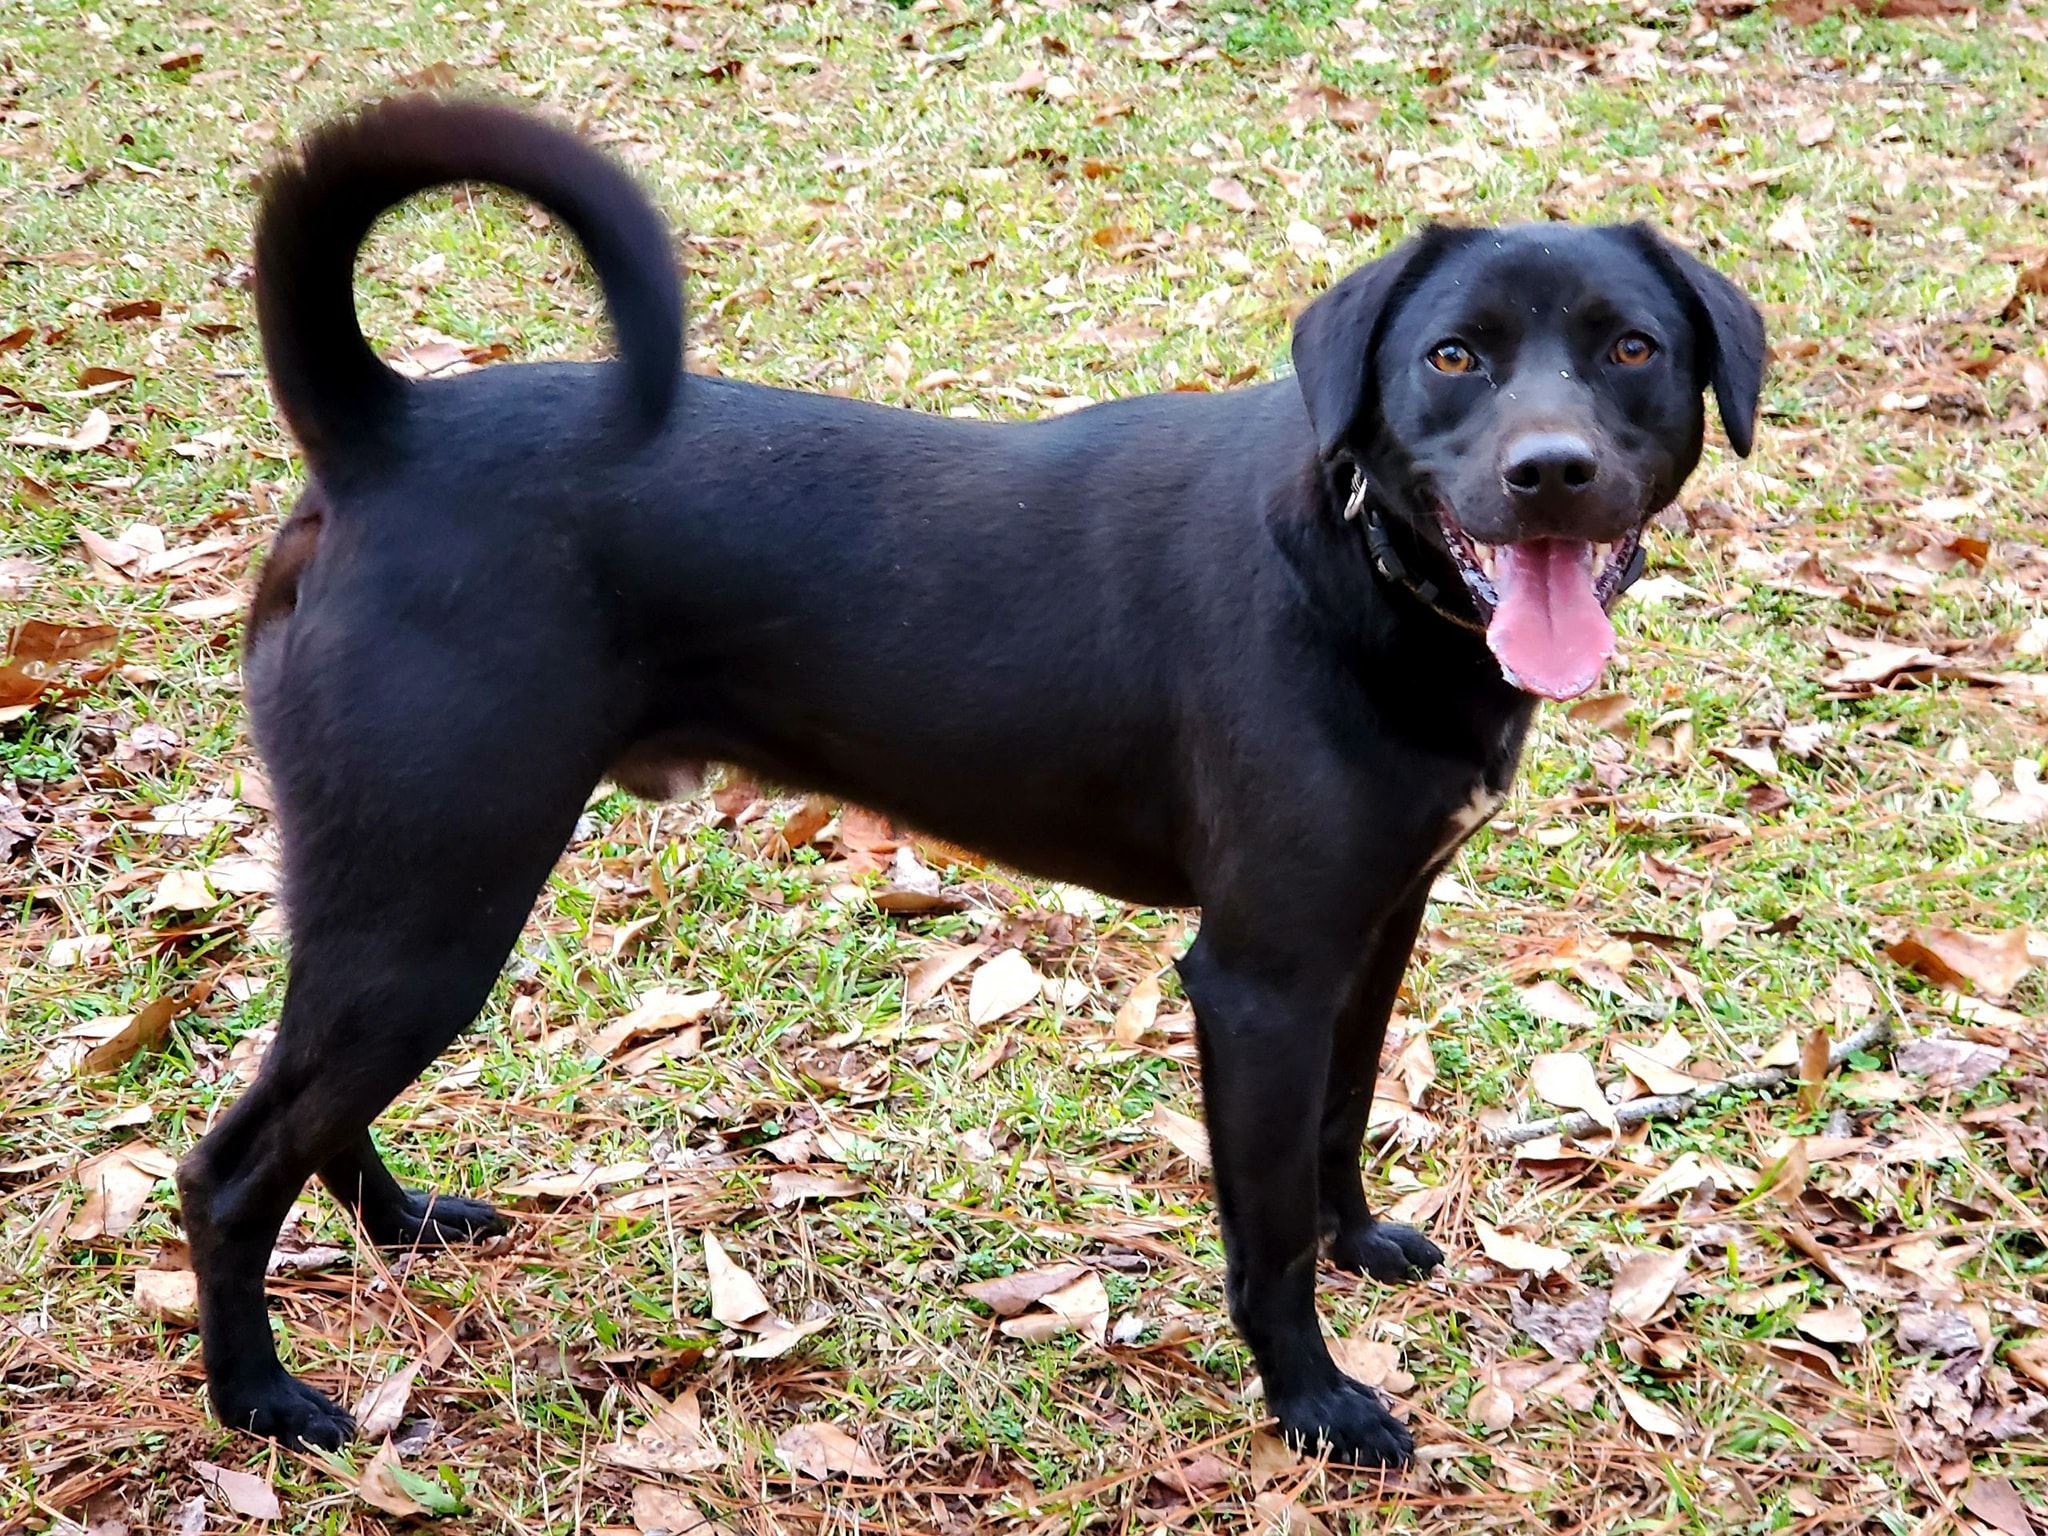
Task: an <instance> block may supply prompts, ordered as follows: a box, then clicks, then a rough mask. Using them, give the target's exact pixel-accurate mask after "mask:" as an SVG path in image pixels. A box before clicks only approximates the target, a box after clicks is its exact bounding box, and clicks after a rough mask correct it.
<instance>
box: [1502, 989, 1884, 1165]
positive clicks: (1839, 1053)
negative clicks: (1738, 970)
mask: <svg viewBox="0 0 2048 1536" xmlns="http://www.w3.org/2000/svg"><path fill="white" fill-rule="evenodd" d="M1891 1032H1892V1027H1891V1023H1890V1021H1889V1020H1888V1019H1885V1018H1883V1017H1879V1018H1875V1019H1872V1020H1871V1021H1870V1022H1869V1023H1868V1024H1865V1025H1864V1026H1863V1027H1862V1028H1861V1029H1859V1030H1857V1031H1856V1033H1854V1034H1853V1035H1851V1036H1849V1037H1848V1038H1847V1039H1846V1040H1840V1041H1837V1042H1836V1043H1835V1045H1834V1046H1833V1047H1832V1048H1831V1049H1830V1050H1829V1051H1828V1070H1829V1071H1830V1072H1832V1071H1834V1070H1835V1068H1837V1067H1839V1066H1840V1065H1841V1064H1842V1063H1843V1062H1845V1061H1847V1060H1848V1059H1849V1058H1850V1057H1851V1056H1853V1055H1855V1054H1856V1052H1858V1051H1860V1050H1864V1049H1867V1048H1868V1047H1870V1046H1873V1045H1877V1044H1879V1043H1880V1042H1882V1041H1885V1040H1888V1039H1890V1038H1891ZM1798 1080H1799V1069H1798V1068H1797V1067H1762V1068H1759V1069H1758V1070H1757V1071H1755V1072H1738V1073H1736V1074H1735V1075H1734V1076H1733V1077H1729V1078H1723V1079H1722V1080H1721V1081H1720V1082H1718V1083H1701V1084H1700V1085H1699V1087H1697V1088H1694V1089H1692V1090H1690V1091H1689V1092H1686V1093H1660V1094H1657V1095H1656V1096H1654V1097H1652V1098H1647V1099H1630V1100H1629V1101H1628V1102H1627V1103H1625V1104H1617V1105H1615V1106H1614V1112H1613V1124H1612V1125H1610V1124H1608V1123H1607V1122H1606V1121H1603V1120H1596V1119H1594V1118H1593V1116H1591V1115H1589V1114H1585V1113H1583V1112H1581V1113H1579V1114H1576V1115H1551V1116H1549V1117H1547V1118H1545V1119H1542V1120H1525V1121H1523V1122H1522V1123H1521V1124H1520V1125H1503V1126H1500V1127H1498V1128H1497V1129H1494V1130H1491V1131H1488V1132H1487V1133H1486V1141H1487V1144H1488V1145H1489V1146H1494V1147H1519V1146H1520V1145H1522V1143H1523V1142H1525V1141H1537V1140H1539V1139H1541V1138H1542V1137H1545V1136H1590V1135H1592V1134H1593V1133H1594V1132H1596V1131H1611V1130H1613V1129H1614V1128H1615V1127H1617V1126H1618V1127H1621V1128H1623V1129H1626V1128H1627V1127H1629V1126H1632V1125H1640V1124H1642V1123H1643V1122H1644V1121H1645V1120H1676V1119H1678V1118H1680V1117H1681V1116H1683V1115H1689V1114H1691V1113H1692V1112H1693V1111H1694V1110H1695V1109H1698V1108H1699V1107H1700V1106H1701V1105H1702V1104H1707V1103H1711V1102H1712V1101H1713V1100H1715V1099H1719V1098H1724V1097H1726V1096H1727V1095H1728V1094H1731V1093H1771V1092H1774V1091H1776V1090H1777V1089H1780V1088H1783V1087H1785V1086H1786V1085H1787V1084H1789V1083H1796V1082H1797V1081H1798Z"/></svg>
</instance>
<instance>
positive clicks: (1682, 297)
mask: <svg viewBox="0 0 2048 1536" xmlns="http://www.w3.org/2000/svg"><path fill="white" fill-rule="evenodd" d="M1294 365H1295V371H1296V373H1297V374H1298V376H1299V379H1300V383H1301V392H1302V397H1303V399H1304V400H1305V402H1306V403H1307V406H1308V414H1309V420H1310V423H1311V425H1312V426H1313V428H1314V431H1315V435H1316V440H1317V444H1318V447H1319V448H1320V450H1321V452H1322V454H1323V455H1324V457H1325V458H1331V457H1336V456H1340V455H1348V456H1349V457H1351V458H1353V459H1355V460H1356V461H1357V463H1358V465H1359V467H1360V468H1361V470H1362V471H1363V472H1364V473H1365V474H1366V475H1367V477H1368V478H1369V480H1370V482H1371V485H1372V489H1373V493H1374V495H1375V496H1376V498H1377V499H1378V501H1379V504H1380V505H1382V506H1384V507H1385V508H1387V510H1388V511H1389V512H1390V513H1391V514H1392V515H1393V516H1395V517H1398V518H1401V519H1403V520H1404V521H1406V522H1407V523H1408V524H1409V525H1410V526H1411V527H1412V528H1413V529H1414V530H1415V532H1416V533H1417V534H1418V535H1419V536H1420V537H1421V538H1423V539H1425V540H1426V541H1428V542H1429V543H1430V544H1432V545H1434V546H1435V547H1437V548H1439V549H1441V550H1442V551H1443V552H1444V553H1445V555H1446V556H1448V558H1449V560H1450V562H1451V564H1452V565H1454V566H1455V567H1456V568H1457V570H1458V573H1459V575H1460V576H1462V577H1463V578H1464V582H1465V586H1466V588H1467V589H1468V590H1469V591H1470V593H1471V595H1472V601H1473V603H1474V604H1475V605H1476V606H1477V608H1478V610H1479V614H1480V617H1481V619H1482V620H1483V621H1484V622H1485V623H1486V626H1487V641H1488V644H1489V645H1491V646H1492V648H1493V652H1494V655H1495V656H1496V657H1497V658H1498V659H1499V661H1500V664H1501V669H1502V671H1503V672H1504V673H1505V674H1506V675H1507V677H1508V679H1509V681H1511V682H1513V683H1514V684H1516V686H1518V687H1520V688H1523V689H1525V690H1526V691H1528V692H1530V693H1534V694H1540V695H1542V696H1543V697H1545V698H1552V699H1563V698H1571V697H1574V696H1575V695H1577V694H1580V693H1583V692H1585V691H1586V690H1587V689H1588V688H1590V687H1592V686H1593V683H1594V681H1595V680H1596V679H1597V678H1598V677H1599V675H1600V670H1601V668H1602V667H1603V666H1604V665H1605V664H1606V661H1607V658H1608V656H1609V655H1610V654H1612V652H1613V649H1614V629H1613V626H1612V625H1611V624H1609V622H1608V620H1607V614H1606V609H1607V606H1608V604H1609V603H1611V602H1612V601H1613V599H1614V597H1615V595H1616V594H1617V592H1618V591H1619V589H1620V586H1621V583H1622V580H1623V576H1624V574H1625V572H1626V570H1627V568H1628V566H1629V563H1630V561H1631V560H1632V559H1633V558H1634V556H1635V553H1636V546H1637V544H1638V542H1639V541H1640V540H1641V538H1642V536H1643V529H1644V527H1645V525H1646V524H1647V523H1648V522H1649V520H1650V518H1651V517H1653V516H1654V515H1655V514H1656V513H1657V512H1658V511H1660V510H1661V509H1662V508H1664V507H1665V506H1667V505H1669V504H1670V502H1671V501H1672V499H1673V498H1674V497H1676V496H1677V494H1678V488H1679V486H1680V485H1682V484H1683V483H1684V481H1685V478H1686V476H1687V475H1689V474H1691V473H1692V470H1693V466H1694V465H1695V464H1697V463H1698V462H1699V456H1700V442H1701V436H1702V433H1703V431H1704V406H1703V404H1702V396H1703V394H1704V392H1705V391H1706V390H1707V389H1708V388H1710V387H1711V388H1712V390H1713V392H1714V398H1715V400H1716V401H1717V402H1718V404H1719V405H1720V409H1721V422H1722V425H1723V426H1724V427H1725V428H1726V430H1727V434H1728V441H1729V444H1730V446H1732V447H1733V448H1734V449H1735V451H1736V452H1737V453H1739V454H1743V455H1747V454H1748V452H1749V449H1750V441H1751V438H1752V436H1753V434H1754V430H1755V426H1756V410H1757V397H1758V394H1759V392H1760V390H1761V389H1762V386H1763V366H1764V328H1763V320H1762V317H1761V316H1760V315H1759V314H1758V313H1757V310H1756V307H1755V305H1753V304H1751V303H1750V302H1749V300H1748V299H1747V298H1745V297H1744V296H1743V294H1742V292H1741V290H1739V289H1738V288H1736V287H1735V285H1734V284H1733V283H1731V282H1729V281H1728V280H1727V279H1726V278H1724V277H1722V276H1721V275H1720V274H1719V273H1718V272H1715V271H1713V270H1712V269H1711V268H1709V267H1706V266H1703V265H1701V264H1700V263H1699V262H1698V261H1696V260H1694V259H1693V258H1692V257H1691V256H1689V255H1688V254H1686V253H1685V252H1684V251H1682V250H1680V249H1679V248H1678V247H1676V246H1674V245H1672V244H1670V243H1669V242H1667V241H1665V240H1664V239H1662V238H1661V237H1660V236H1658V235H1657V234H1656V233H1655V232H1654V231H1653V230H1651V229H1649V228H1647V227H1645V226H1642V225H1626V226H1614V227H1602V228H1586V227H1579V226H1573V225H1564V224H1547V225H1521V226H1517V227H1514V228H1509V229H1498V230H1492V229H1446V228H1436V229H1431V230H1429V231H1427V232H1426V233H1424V234H1422V235H1420V236H1418V237H1417V238H1415V239H1413V240H1410V241H1409V242H1407V243H1406V244H1404V245H1402V246H1400V247H1399V248H1398V249H1396V250H1394V251H1393V252H1391V253H1390V254H1388V255H1386V256H1383V257H1382V258H1380V259H1379V260H1378V261H1376V262H1373V263H1372V264H1371V265H1370V266H1366V267H1361V268H1360V269H1359V270H1358V271H1356V272H1354V273H1352V274H1351V275H1350V276H1349V277H1347V278H1345V279H1344V280H1343V281H1342V282H1340V283H1339V284H1337V286H1336V287H1334V288H1332V289H1331V290H1330V291H1329V292H1328V293H1326V294H1324V295H1323V296H1322V297H1321V298H1320V299H1318V300H1316V302H1315V303H1313V304H1311V305H1310V306H1309V307H1308V308H1307V309H1306V310H1304V311H1303V312H1302V314H1301V316H1300V318H1299V319H1298V320H1297V321H1296V322H1295V326H1294Z"/></svg>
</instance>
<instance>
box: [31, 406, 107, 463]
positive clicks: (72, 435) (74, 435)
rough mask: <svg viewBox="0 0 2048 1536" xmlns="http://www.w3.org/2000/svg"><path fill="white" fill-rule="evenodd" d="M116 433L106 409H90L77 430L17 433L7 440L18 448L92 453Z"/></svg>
mask: <svg viewBox="0 0 2048 1536" xmlns="http://www.w3.org/2000/svg"><path fill="white" fill-rule="evenodd" d="M113 435H114V423H113V422H112V420H111V419H109V417H108V416H107V413H106V412H105V411H99V410H95V411H89V412H87V414H86V418H85V420H84V421H81V422H80V423H79V424H78V429H77V430H76V431H75V432H35V431H22V432H17V433H15V434H14V435H13V436H12V437H10V438H8V439H7V441H8V442H10V443H12V444H13V445H14V446H15V447H17V448H47V449H49V450H51V451H52V452H54V453H90V452H91V451H92V450H93V449H95V448H98V447H100V446H101V445H103V444H104V443H105V442H106V440H107V439H108V438H110V437H112V436H113Z"/></svg>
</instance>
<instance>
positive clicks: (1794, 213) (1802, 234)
mask: <svg viewBox="0 0 2048 1536" xmlns="http://www.w3.org/2000/svg"><path fill="white" fill-rule="evenodd" d="M1764 238H1765V239H1766V240H1768V241H1770V242H1771V244H1773V245H1779V246H1783V247H1784V248H1785V249H1786V250H1788V251H1797V252H1798V253H1799V254H1800V255H1802V256H1811V255H1812V254H1813V253H1814V252H1815V251H1817V250H1818V249H1819V248H1820V247H1819V246H1818V245H1816V244H1815V243H1814V238H1813V231H1812V230H1811V229H1809V228H1807V225H1806V210H1805V209H1804V208H1802V207H1800V206H1799V204H1797V203H1792V204H1789V205H1788V206H1787V207H1786V209H1785V211H1784V212H1783V213H1781V214H1779V215H1778V216H1777V217H1776V218H1775V219H1773V220H1771V222H1770V225H1769V227H1768V228H1766V229H1765V230H1764Z"/></svg>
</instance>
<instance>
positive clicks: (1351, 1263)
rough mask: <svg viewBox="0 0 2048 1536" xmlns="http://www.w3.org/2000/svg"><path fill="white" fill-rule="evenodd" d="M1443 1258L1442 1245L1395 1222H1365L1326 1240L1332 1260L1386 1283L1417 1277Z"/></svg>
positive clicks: (1420, 1276)
mask: <svg viewBox="0 0 2048 1536" xmlns="http://www.w3.org/2000/svg"><path fill="white" fill-rule="evenodd" d="M1443 1261H1444V1251H1443V1249H1441V1248H1439V1247H1437V1245H1436V1244H1435V1243H1432V1242H1431V1241H1430V1240H1429V1239H1428V1238H1426V1237H1424V1236H1423V1235H1422V1234H1421V1233H1420V1232H1418V1231H1416V1230H1415V1229H1414V1228H1413V1227H1404V1226H1402V1225H1401V1224H1400V1223H1399V1222H1393V1221H1372V1222H1367V1223H1365V1224H1364V1225H1362V1226H1355V1227H1349V1228H1345V1229H1343V1230H1340V1231H1339V1232H1338V1233H1337V1235H1336V1236H1335V1237H1333V1238H1332V1239H1331V1240H1330V1262H1331V1263H1332V1264H1335V1265H1336V1266H1337V1267H1338V1268H1339V1269H1343V1270H1349V1271H1350V1272H1351V1273H1352V1274H1354V1275H1371V1276H1372V1277H1373V1279H1375V1280H1384V1281H1386V1282H1387V1283H1388V1284H1390V1285H1394V1284H1399V1283H1401V1282H1403V1281H1407V1280H1420V1279H1421V1278H1422V1277H1423V1276H1424V1275H1426V1274H1428V1273H1429V1272H1430V1271H1431V1270H1433V1269H1435V1268H1436V1267H1437V1266H1438V1265H1439V1264H1441V1263H1443Z"/></svg>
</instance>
